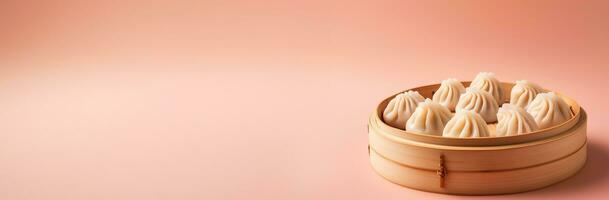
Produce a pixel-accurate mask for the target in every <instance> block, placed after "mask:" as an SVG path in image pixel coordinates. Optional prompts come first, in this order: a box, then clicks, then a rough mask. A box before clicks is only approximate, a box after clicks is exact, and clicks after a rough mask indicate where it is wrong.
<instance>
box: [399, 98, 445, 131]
mask: <svg viewBox="0 0 609 200" xmlns="http://www.w3.org/2000/svg"><path fill="white" fill-rule="evenodd" d="M451 117H452V113H451V112H450V110H448V108H446V107H444V106H442V105H440V104H439V103H436V102H433V101H432V100H431V99H425V101H424V102H421V103H419V106H418V107H417V109H416V110H415V111H414V113H412V116H410V119H408V121H407V122H406V131H409V132H414V133H423V134H429V135H438V136H441V135H442V130H444V126H445V125H446V123H447V122H448V120H450V118H451Z"/></svg>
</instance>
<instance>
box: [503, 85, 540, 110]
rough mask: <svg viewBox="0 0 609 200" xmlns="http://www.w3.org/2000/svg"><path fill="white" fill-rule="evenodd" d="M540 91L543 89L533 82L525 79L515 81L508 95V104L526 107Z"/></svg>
mask: <svg viewBox="0 0 609 200" xmlns="http://www.w3.org/2000/svg"><path fill="white" fill-rule="evenodd" d="M542 92H543V89H542V88H541V87H539V86H538V85H537V84H535V83H532V82H529V81H527V80H520V81H516V85H515V86H514V87H513V88H512V92H511V95H510V104H512V105H516V106H519V107H521V108H526V107H527V106H528V105H529V103H531V101H533V99H535V96H537V94H539V93H542Z"/></svg>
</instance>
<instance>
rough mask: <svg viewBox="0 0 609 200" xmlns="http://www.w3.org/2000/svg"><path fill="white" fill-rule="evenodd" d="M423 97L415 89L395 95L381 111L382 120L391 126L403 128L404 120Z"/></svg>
mask: <svg viewBox="0 0 609 200" xmlns="http://www.w3.org/2000/svg"><path fill="white" fill-rule="evenodd" d="M424 100H425V98H423V96H421V94H419V92H417V91H408V92H404V93H400V94H398V95H396V96H395V97H394V98H393V99H392V100H391V101H389V104H387V107H386V108H385V111H384V112H383V120H384V121H385V123H387V124H389V125H390V126H392V127H395V128H399V129H402V130H403V129H404V127H405V126H406V120H408V118H410V115H412V113H413V112H414V110H415V109H416V108H417V106H418V105H419V102H422V101H424Z"/></svg>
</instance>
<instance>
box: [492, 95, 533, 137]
mask: <svg viewBox="0 0 609 200" xmlns="http://www.w3.org/2000/svg"><path fill="white" fill-rule="evenodd" d="M497 120H498V121H499V122H498V123H497V130H496V136H513V135H522V134H525V133H530V132H533V131H536V130H537V129H539V127H538V126H537V122H535V119H534V118H533V116H531V114H529V113H528V112H527V111H525V110H524V109H523V108H521V107H519V106H516V105H513V104H507V103H506V104H503V106H501V108H499V111H498V112H497Z"/></svg>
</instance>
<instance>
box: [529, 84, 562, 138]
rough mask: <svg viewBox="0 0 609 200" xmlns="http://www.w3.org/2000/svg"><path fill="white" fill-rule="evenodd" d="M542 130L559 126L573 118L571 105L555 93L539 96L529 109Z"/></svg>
mask: <svg viewBox="0 0 609 200" xmlns="http://www.w3.org/2000/svg"><path fill="white" fill-rule="evenodd" d="M527 112H529V113H530V114H531V115H532V116H533V118H534V119H535V122H537V125H538V126H539V128H540V129H544V128H548V127H552V126H555V125H558V124H560V123H562V122H564V121H567V120H568V119H569V118H571V116H572V115H571V109H570V107H569V104H567V103H566V102H565V100H563V99H562V98H561V97H559V96H558V95H556V94H554V92H548V93H541V94H538V95H537V96H536V97H535V99H534V100H533V101H532V102H531V103H530V104H529V106H528V107H527Z"/></svg>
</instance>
